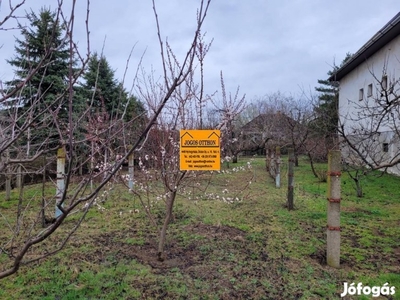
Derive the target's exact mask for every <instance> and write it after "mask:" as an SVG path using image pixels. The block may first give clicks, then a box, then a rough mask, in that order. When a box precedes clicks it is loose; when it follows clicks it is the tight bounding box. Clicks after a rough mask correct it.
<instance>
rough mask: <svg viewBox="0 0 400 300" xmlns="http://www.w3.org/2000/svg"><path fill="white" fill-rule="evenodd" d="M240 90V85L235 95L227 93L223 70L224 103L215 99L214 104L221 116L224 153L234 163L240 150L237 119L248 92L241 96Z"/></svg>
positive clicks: (243, 106) (220, 127) (222, 88)
mask: <svg viewBox="0 0 400 300" xmlns="http://www.w3.org/2000/svg"><path fill="white" fill-rule="evenodd" d="M239 91H240V87H239V86H238V87H237V89H236V92H235V94H234V95H232V94H231V93H229V95H227V94H226V90H225V82H224V77H223V74H222V71H221V93H222V99H221V100H222V103H217V102H216V101H213V104H214V106H215V109H216V112H218V113H219V114H220V116H221V117H220V124H219V126H218V127H219V129H220V130H221V144H222V145H223V148H222V155H223V156H224V157H225V159H226V160H227V162H229V161H230V160H232V161H233V163H236V162H237V155H238V153H239V152H240V149H239V147H238V145H239V144H238V138H237V136H235V121H236V120H237V118H238V116H239V114H240V113H241V112H242V111H243V109H244V108H245V105H246V103H245V98H246V94H244V95H243V96H241V97H240V96H239Z"/></svg>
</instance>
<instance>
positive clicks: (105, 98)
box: [82, 53, 126, 117]
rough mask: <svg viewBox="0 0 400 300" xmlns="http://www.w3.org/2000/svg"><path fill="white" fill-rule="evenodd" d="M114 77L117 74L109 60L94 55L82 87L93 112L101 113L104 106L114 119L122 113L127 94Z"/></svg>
mask: <svg viewBox="0 0 400 300" xmlns="http://www.w3.org/2000/svg"><path fill="white" fill-rule="evenodd" d="M114 77H115V72H114V70H112V69H111V67H110V64H109V63H108V61H107V59H106V58H105V57H104V56H100V57H99V55H98V54H97V53H94V54H93V55H92V56H91V57H90V59H89V63H88V67H87V70H86V72H85V73H84V74H83V79H84V81H85V82H84V84H83V85H82V87H83V90H84V94H85V97H86V102H87V104H88V106H90V107H91V108H92V109H91V110H92V112H96V111H101V109H102V106H103V105H104V106H105V109H106V111H107V113H108V114H109V115H110V116H112V117H116V116H118V114H119V113H121V110H122V109H123V105H124V103H126V93H125V92H124V90H123V87H122V85H121V84H119V83H118V81H117V80H116V79H115V78H114Z"/></svg>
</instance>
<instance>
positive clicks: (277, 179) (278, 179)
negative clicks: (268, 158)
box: [275, 146, 281, 188]
mask: <svg viewBox="0 0 400 300" xmlns="http://www.w3.org/2000/svg"><path fill="white" fill-rule="evenodd" d="M275 160H276V164H275V165H276V174H275V186H276V187H277V188H280V187H281V147H279V146H277V147H276V158H275Z"/></svg>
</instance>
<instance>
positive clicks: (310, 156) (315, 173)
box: [307, 152, 318, 178]
mask: <svg viewBox="0 0 400 300" xmlns="http://www.w3.org/2000/svg"><path fill="white" fill-rule="evenodd" d="M307 155H308V158H309V159H310V166H311V171H312V172H313V174H314V177H316V178H318V174H317V171H316V170H315V166H314V160H313V158H312V155H311V153H310V152H308V153H307Z"/></svg>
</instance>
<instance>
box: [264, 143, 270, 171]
mask: <svg viewBox="0 0 400 300" xmlns="http://www.w3.org/2000/svg"><path fill="white" fill-rule="evenodd" d="M269 152H270V150H269V148H268V146H267V145H265V166H266V169H267V172H268V173H269V168H270V167H271V166H270V161H271V160H270V153H269Z"/></svg>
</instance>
